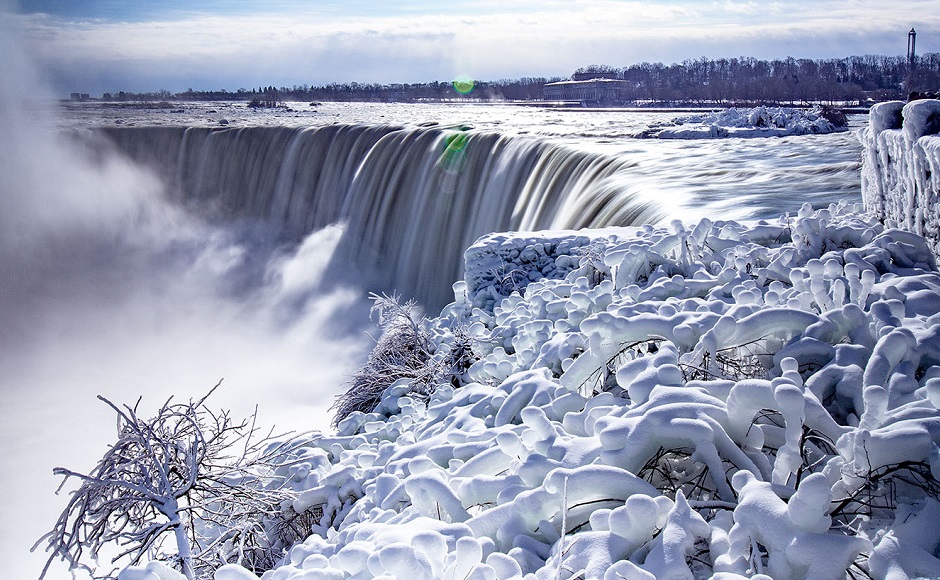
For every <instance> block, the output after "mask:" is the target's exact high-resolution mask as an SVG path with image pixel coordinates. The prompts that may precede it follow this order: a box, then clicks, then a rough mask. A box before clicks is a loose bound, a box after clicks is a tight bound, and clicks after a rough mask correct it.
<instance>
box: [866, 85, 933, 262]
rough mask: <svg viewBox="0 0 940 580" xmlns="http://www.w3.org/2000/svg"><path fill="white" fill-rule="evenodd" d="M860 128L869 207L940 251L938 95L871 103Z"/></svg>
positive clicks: (891, 225)
mask: <svg viewBox="0 0 940 580" xmlns="http://www.w3.org/2000/svg"><path fill="white" fill-rule="evenodd" d="M870 118H871V121H870V123H869V126H868V127H867V128H865V129H863V130H861V131H860V132H859V139H860V140H861V142H862V145H863V146H864V148H865V149H864V153H863V155H862V198H863V200H864V203H865V209H867V210H868V211H871V212H874V213H876V214H877V215H879V216H880V217H881V219H882V221H883V222H884V223H885V224H887V225H888V226H890V227H899V228H904V229H906V230H908V231H912V232H915V233H917V234H920V235H922V236H924V237H926V238H927V240H928V241H929V243H930V246H931V248H932V249H933V252H934V255H937V256H940V198H938V196H940V101H938V100H935V99H925V100H920V101H912V102H910V103H907V104H905V103H903V102H900V101H891V102H887V103H879V104H877V105H875V106H873V107H872V109H871V115H870Z"/></svg>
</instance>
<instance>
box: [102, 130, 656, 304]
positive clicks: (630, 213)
mask: <svg viewBox="0 0 940 580" xmlns="http://www.w3.org/2000/svg"><path fill="white" fill-rule="evenodd" d="M100 131H101V132H102V133H103V134H105V135H107V137H108V138H109V139H110V140H111V141H113V142H114V143H115V144H116V146H117V147H118V148H119V149H120V150H121V151H123V152H125V153H126V154H128V155H129V156H130V157H131V158H133V159H135V160H137V161H140V162H143V163H145V164H147V165H149V166H151V167H152V168H154V169H155V170H156V171H157V172H158V173H159V174H161V175H162V176H164V179H165V180H166V181H167V182H168V186H169V189H170V191H171V195H173V196H175V197H176V198H177V199H178V200H179V201H180V202H182V203H183V204H185V205H188V206H190V207H192V208H195V209H197V210H198V211H200V212H202V213H204V214H207V215H209V216H212V217H215V218H221V219H225V220H248V221H261V222H265V223H268V224H270V225H272V226H273V227H272V228H271V229H272V230H273V231H277V232H278V235H279V236H282V237H283V238H285V241H299V240H300V239H302V238H303V237H304V236H306V235H307V234H309V233H311V232H313V231H316V230H318V229H320V228H323V227H326V226H328V225H330V224H335V223H343V224H345V226H346V230H345V234H344V241H343V243H342V245H341V251H340V252H338V253H337V254H336V260H337V261H339V262H341V263H342V264H344V265H346V264H350V263H351V264H353V265H354V266H355V267H356V268H357V269H358V270H360V271H362V272H365V273H366V275H367V277H372V278H373V280H371V282H373V283H374V284H376V285H378V286H379V287H381V288H385V289H391V288H402V289H404V288H407V289H408V292H409V294H411V295H413V296H415V297H417V298H418V299H419V300H421V301H422V302H424V303H425V304H427V305H429V306H431V307H439V306H441V305H443V304H444V303H446V301H447V300H448V299H449V298H450V289H449V287H448V286H446V285H442V284H441V281H442V280H456V279H459V278H460V277H461V276H462V271H461V268H462V260H461V254H462V252H463V250H464V249H465V248H466V247H468V246H470V244H472V243H473V241H474V240H476V239H477V238H478V237H479V236H481V235H483V234H486V233H489V232H493V231H508V230H512V231H518V230H537V229H546V228H553V229H557V228H566V229H567V228H570V229H576V228H583V227H599V226H609V225H631V224H636V223H648V222H655V221H657V220H658V219H660V218H661V217H662V211H660V210H659V209H658V207H657V205H656V204H655V203H653V202H651V201H648V200H643V199H641V198H640V196H639V195H637V194H636V193H635V192H634V191H633V190H632V189H631V187H630V183H631V177H635V176H636V174H637V173H638V169H637V168H636V167H635V164H634V163H631V162H630V161H629V160H628V159H626V158H624V157H618V156H610V155H604V154H601V153H592V152H586V151H579V150H575V149H572V148H568V147H565V146H562V145H558V144H555V143H551V142H548V141H545V140H538V139H529V138H524V137H507V136H504V135H500V134H497V133H480V132H472V131H464V130H462V129H461V128H460V127H455V128H445V129H438V128H432V129H425V128H411V129H403V128H400V127H394V126H384V125H376V126H367V125H332V126H327V127H321V128H309V129H301V128H288V127H252V128H233V129H209V128H183V127H144V128H108V129H100ZM346 267H347V268H348V265H347V266H346ZM360 275H361V273H360Z"/></svg>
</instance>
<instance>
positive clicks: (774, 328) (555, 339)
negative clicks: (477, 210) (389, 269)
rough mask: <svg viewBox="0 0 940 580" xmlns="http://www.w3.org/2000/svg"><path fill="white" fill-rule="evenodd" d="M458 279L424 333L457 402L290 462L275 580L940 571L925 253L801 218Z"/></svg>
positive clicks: (377, 420) (407, 403)
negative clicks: (296, 517) (450, 367)
mask: <svg viewBox="0 0 940 580" xmlns="http://www.w3.org/2000/svg"><path fill="white" fill-rule="evenodd" d="M467 262H468V268H467V271H468V274H467V282H461V283H458V284H456V285H455V297H456V299H455V301H454V302H453V303H451V304H450V305H449V306H448V307H446V308H445V309H444V310H443V312H442V313H441V315H440V316H439V317H438V318H435V319H433V320H432V321H430V326H429V329H430V331H431V333H432V336H433V342H434V344H435V347H436V352H435V355H434V356H440V357H444V358H446V357H447V353H448V352H450V351H451V350H452V349H454V348H457V347H458V346H457V345H456V342H457V341H458V337H464V339H465V338H466V337H468V336H469V337H471V338H472V340H473V353H474V356H475V359H476V360H475V362H474V363H473V364H472V366H471V367H470V368H469V370H467V371H466V376H464V377H462V379H463V380H462V381H460V384H463V385H464V386H461V387H459V388H457V387H455V386H453V384H452V383H451V382H447V383H442V384H440V385H438V386H437V388H436V390H434V391H433V393H432V394H431V395H429V396H424V395H422V394H421V392H419V391H417V390H416V391H412V388H411V387H412V385H411V384H410V383H409V382H408V380H407V379H405V380H400V381H398V382H396V383H394V384H392V385H391V386H390V387H389V388H388V389H387V390H386V391H385V395H384V398H383V401H382V403H381V404H380V405H379V406H378V407H377V410H376V412H373V413H367V414H364V413H354V414H353V415H351V416H349V417H348V418H347V419H345V420H344V421H343V422H342V423H341V424H340V426H339V432H338V433H337V434H335V435H333V436H322V437H320V438H318V439H316V440H314V441H312V442H311V443H310V444H309V448H308V449H307V454H308V457H309V461H305V462H299V463H295V464H294V465H292V466H291V467H290V468H289V469H288V468H284V469H283V470H282V473H281V477H282V478H283V479H284V481H285V482H286V483H288V484H289V485H292V486H295V487H296V488H297V489H299V490H302V493H301V495H300V496H299V497H298V499H297V500H296V501H295V502H294V505H293V506H292V509H293V510H294V511H295V512H296V513H298V514H311V515H312V516H314V518H315V522H314V524H313V526H312V528H311V533H310V535H309V537H307V539H306V540H304V541H302V542H300V543H297V544H296V545H294V546H293V547H292V548H291V549H290V551H289V553H288V554H287V555H286V557H285V560H284V562H283V564H282V565H281V566H280V567H278V568H276V569H274V570H270V571H267V572H265V573H264V574H263V575H262V576H261V578H262V579H263V580H297V579H300V578H304V579H308V578H317V579H326V578H330V579H333V578H336V579H339V578H359V579H363V578H386V579H390V578H405V577H407V578H409V579H410V580H420V579H428V580H430V579H445V580H450V579H455V580H463V579H509V578H525V579H530V580H543V579H545V580H547V579H554V578H587V579H611V580H612V579H615V578H644V579H646V578H650V579H652V578H706V577H710V576H714V577H716V578H725V579H730V578H742V577H763V578H767V577H768V576H769V577H773V578H777V579H785V578H807V577H811V578H822V579H824V578H833V579H835V578H844V577H845V576H846V571H847V570H848V569H850V568H852V569H853V571H854V572H857V574H858V575H861V576H864V575H865V574H866V573H867V574H870V575H871V576H872V577H887V576H889V575H890V577H892V578H906V577H913V576H924V577H940V558H938V556H940V553H938V549H940V528H937V526H936V524H935V522H936V517H937V514H940V501H938V496H940V484H938V482H937V476H938V475H940V447H938V444H940V411H938V405H940V274H938V273H937V271H936V268H935V262H934V260H933V257H932V255H931V254H930V252H929V251H928V249H927V246H926V244H925V243H924V240H923V239H922V238H919V237H917V236H915V235H913V234H910V233H907V232H904V231H900V230H891V229H888V230H886V229H883V227H882V226H881V225H879V224H878V223H877V222H876V221H875V220H874V219H872V218H870V217H867V216H865V215H862V214H856V213H852V212H850V211H848V209H847V208H845V207H833V208H830V209H829V210H823V211H819V212H815V213H814V212H813V211H812V210H811V209H810V208H809V207H808V206H807V207H805V208H804V209H803V210H801V211H800V214H799V215H798V216H796V217H793V218H782V219H781V220H779V221H778V222H774V223H764V222H760V223H756V224H751V225H743V224H738V223H733V222H710V221H703V222H701V223H699V224H697V225H695V226H693V227H687V226H685V225H683V224H681V223H678V222H676V223H673V224H672V226H671V227H670V228H654V227H645V228H642V229H635V230H620V231H606V232H600V233H586V232H581V233H571V232H567V233H566V232H556V233H550V234H545V235H541V234H502V235H498V236H488V237H485V238H483V239H481V240H480V241H479V242H478V243H477V244H475V245H474V246H473V247H472V248H470V249H469V250H468V252H467ZM494 271H495V272H519V273H520V275H519V276H517V277H513V278H512V280H513V282H512V283H511V284H509V283H503V282H502V281H501V280H502V278H501V276H495V275H493V272H494ZM523 274H524V275H523ZM461 340H463V339H461ZM236 571H237V567H233V566H227V567H226V568H225V569H224V570H220V573H219V574H217V580H222V579H227V578H241V577H244V578H250V577H252V576H248V575H247V572H245V573H244V574H241V575H239V574H236ZM761 575H763V576H761Z"/></svg>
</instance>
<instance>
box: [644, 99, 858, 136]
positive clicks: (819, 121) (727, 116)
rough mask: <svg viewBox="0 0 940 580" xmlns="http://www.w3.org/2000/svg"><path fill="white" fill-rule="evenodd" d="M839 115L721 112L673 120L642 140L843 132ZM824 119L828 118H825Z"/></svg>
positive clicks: (756, 110)
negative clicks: (651, 138)
mask: <svg viewBox="0 0 940 580" xmlns="http://www.w3.org/2000/svg"><path fill="white" fill-rule="evenodd" d="M838 115H839V113H837V112H835V111H833V112H831V113H826V112H825V111H823V110H822V109H812V110H803V109H792V108H786V107H763V106H761V107H754V108H751V109H738V108H734V107H732V108H730V109H722V110H720V111H712V112H709V113H705V114H701V115H689V116H686V117H676V118H675V119H673V120H672V121H671V122H669V123H667V124H665V125H664V126H655V125H654V126H653V127H652V128H651V129H649V130H648V131H647V132H646V133H645V136H648V137H655V138H658V139H717V138H723V137H740V138H754V137H786V136H789V135H809V134H824V133H834V132H836V131H845V130H846V122H843V121H845V120H844V118H843V119H838V120H839V121H840V122H838V123H834V122H833V121H832V120H831V119H835V118H836V117H837V116H838ZM827 116H828V117H829V118H827Z"/></svg>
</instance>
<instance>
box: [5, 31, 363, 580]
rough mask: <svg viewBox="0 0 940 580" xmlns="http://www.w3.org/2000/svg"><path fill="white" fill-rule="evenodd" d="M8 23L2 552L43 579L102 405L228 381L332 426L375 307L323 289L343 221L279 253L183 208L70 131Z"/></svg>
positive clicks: (141, 174) (279, 408)
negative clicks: (66, 479) (47, 553)
mask: <svg viewBox="0 0 940 580" xmlns="http://www.w3.org/2000/svg"><path fill="white" fill-rule="evenodd" d="M0 28H2V30H0V48H2V49H3V54H4V58H3V59H0V61H2V62H0V72H2V74H3V77H4V78H7V79H14V78H15V79H19V81H20V82H18V83H16V85H15V86H14V83H4V84H3V85H2V86H0V126H3V128H4V130H3V131H2V132H0V153H2V155H0V385H2V389H3V403H2V410H3V416H4V420H3V421H2V422H0V449H2V451H3V455H4V461H3V463H2V466H0V481H2V482H3V486H4V491H5V497H4V501H3V502H0V520H2V521H3V522H4V532H3V533H2V534H0V559H2V561H3V562H4V576H6V577H11V578H29V577H36V576H37V575H38V573H39V570H40V569H41V568H42V563H43V562H44V560H45V558H44V556H43V555H42V554H35V555H33V556H30V554H29V548H30V547H31V545H32V543H33V542H34V541H36V540H37V539H38V538H39V537H40V535H41V534H42V533H44V532H45V531H47V530H48V529H49V527H50V526H51V525H52V523H53V522H54V520H55V516H56V514H57V512H58V511H59V510H60V509H61V506H62V502H64V499H65V498H64V497H60V498H56V496H55V495H54V492H55V490H56V487H57V485H58V483H59V482H58V478H55V477H53V475H52V468H53V467H54V466H56V465H70V466H77V467H78V466H81V467H86V468H87V467H90V466H91V465H93V462H94V460H95V459H96V457H100V454H101V451H102V450H103V449H104V446H105V444H106V443H107V442H108V441H109V440H111V438H112V437H113V429H114V423H113V417H111V416H109V415H108V413H107V409H106V408H104V406H103V405H101V404H100V403H99V402H98V401H97V400H96V399H95V395H97V394H102V395H105V396H107V397H109V398H110V399H112V400H115V401H120V402H128V403H133V402H134V401H135V400H136V399H137V398H138V396H143V398H144V406H145V409H149V408H152V407H151V406H156V405H159V404H160V403H162V402H163V401H164V400H165V399H166V398H167V397H168V396H170V395H174V396H176V397H179V398H183V399H187V398H189V397H193V396H200V395H202V394H204V393H205V392H206V391H207V390H208V389H209V388H210V387H211V386H212V385H213V384H215V383H216V382H217V381H218V380H219V379H221V378H224V383H223V387H222V388H221V389H220V390H219V391H218V393H217V394H216V395H213V399H214V402H212V401H210V403H211V404H212V405H213V406H214V407H223V408H229V409H231V410H232V411H233V413H234V414H235V415H237V416H245V415H246V414H248V413H250V412H251V410H252V409H253V408H254V406H255V405H256V404H258V405H259V406H260V409H259V420H260V421H261V422H263V423H266V424H272V423H276V424H277V426H278V427H279V428H281V429H285V430H286V429H290V428H293V429H309V428H314V427H318V426H319V427H326V426H327V425H328V423H329V416H328V413H327V408H328V407H329V405H330V403H331V402H332V398H333V395H334V394H337V393H339V392H341V391H342V390H343V383H344V381H345V380H346V377H347V376H349V374H351V372H352V369H353V368H354V367H355V366H356V364H357V363H358V362H359V361H360V360H361V358H363V357H364V354H365V352H366V350H367V349H368V347H369V342H368V338H363V337H364V333H363V332H361V325H363V324H365V323H366V319H367V311H368V304H367V303H366V300H365V298H364V296H363V292H362V291H361V290H359V289H350V288H341V287H333V288H332V289H330V290H324V289H323V288H322V287H321V286H320V280H321V278H322V276H323V274H324V272H325V271H326V269H327V268H328V267H329V259H330V256H331V255H332V252H333V249H334V248H335V247H336V244H337V243H338V241H339V234H340V230H339V229H337V228H326V229H322V230H318V231H312V233H311V235H310V236H308V237H307V238H306V240H305V242H304V243H303V244H302V245H300V246H299V247H297V248H293V249H288V250H278V251H274V250H275V249H276V248H275V247H273V246H270V245H268V244H266V243H265V240H261V241H260V242H259V241H257V240H256V239H255V237H253V236H252V235H251V234H253V233H254V232H252V231H246V230H243V229H240V228H238V227H236V225H235V224H226V225H225V226H219V225H210V224H207V223H206V222H205V221H203V220H202V219H200V218H199V217H197V216H193V215H192V214H189V213H187V212H185V211H183V209H182V208H181V207H180V206H178V205H177V204H175V203H173V202H172V201H170V200H168V199H167V197H166V196H165V194H164V191H163V183H162V179H160V178H158V176H157V175H156V174H155V173H154V172H153V171H150V170H147V169H143V168H141V167H139V166H138V165H136V164H134V163H132V162H130V161H129V160H128V159H127V158H126V157H125V156H118V155H113V154H111V153H109V152H107V151H106V150H104V149H99V150H96V151H94V152H93V154H92V155H89V154H88V151H87V149H86V148H84V147H80V146H78V145H76V143H75V142H74V140H73V139H72V138H71V136H67V135H65V134H63V133H61V132H59V131H56V130H55V129H53V126H54V121H53V118H52V114H51V113H49V112H48V111H47V107H46V105H45V103H50V104H51V103H53V102H54V101H53V99H52V97H51V96H48V95H46V94H45V93H43V92H42V89H41V86H40V84H39V83H38V82H37V81H36V79H35V78H34V75H33V71H34V68H33V67H32V66H31V64H30V63H29V61H28V59H27V57H26V56H25V54H24V52H23V51H22V50H21V49H20V48H19V46H18V45H17V43H16V42H15V38H16V31H15V30H12V29H8V27H7V26H6V21H5V20H3V21H0ZM23 94H29V95H46V98H45V100H43V99H41V98H37V99H35V100H33V101H31V102H30V103H26V104H24V103H23V102H22V100H21V95H23ZM49 108H51V107H49ZM58 572H59V570H56V573H58ZM61 572H62V573H63V574H65V573H64V569H63V570H61Z"/></svg>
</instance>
